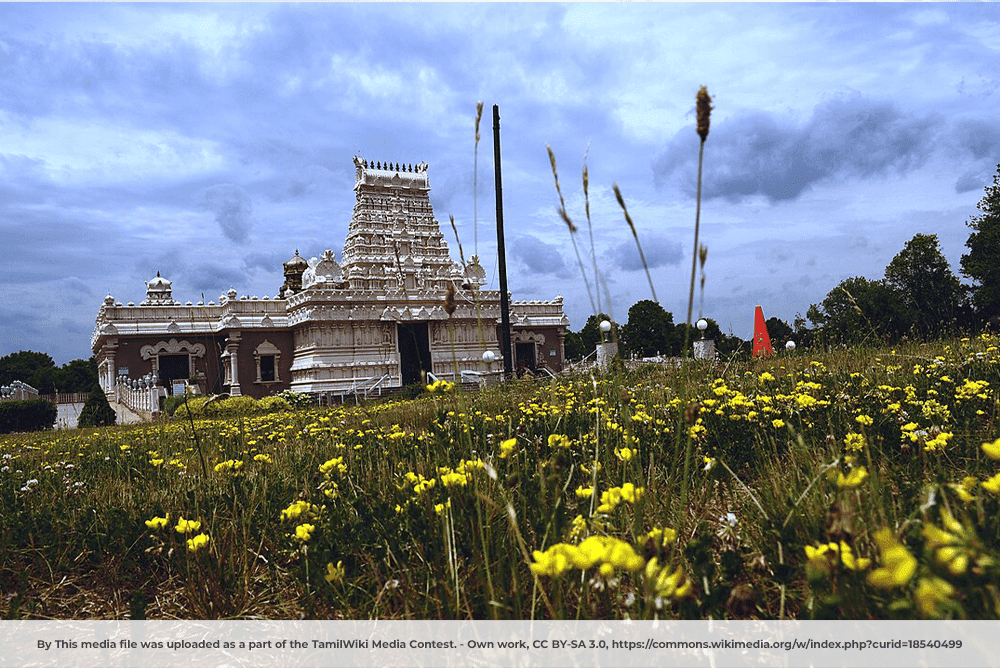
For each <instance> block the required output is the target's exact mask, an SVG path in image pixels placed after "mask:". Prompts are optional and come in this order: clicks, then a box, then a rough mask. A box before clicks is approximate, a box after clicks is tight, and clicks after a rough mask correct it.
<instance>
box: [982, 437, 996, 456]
mask: <svg viewBox="0 0 1000 668" xmlns="http://www.w3.org/2000/svg"><path fill="white" fill-rule="evenodd" d="M983 452H985V453H986V456H987V457H989V458H990V459H1000V438H998V439H997V440H995V441H993V442H992V443H983Z"/></svg>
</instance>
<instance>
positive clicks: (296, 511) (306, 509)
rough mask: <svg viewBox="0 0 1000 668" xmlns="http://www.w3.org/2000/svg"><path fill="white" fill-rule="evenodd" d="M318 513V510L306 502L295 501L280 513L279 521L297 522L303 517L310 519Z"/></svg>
mask: <svg viewBox="0 0 1000 668" xmlns="http://www.w3.org/2000/svg"><path fill="white" fill-rule="evenodd" d="M318 512H319V508H317V507H316V506H313V505H311V504H310V503H309V502H308V501H295V502H293V503H292V504H291V505H290V506H288V507H287V508H285V509H284V510H282V511H281V519H283V520H297V519H299V518H300V517H302V516H303V515H305V516H306V517H310V516H313V515H315V514H316V513H318Z"/></svg>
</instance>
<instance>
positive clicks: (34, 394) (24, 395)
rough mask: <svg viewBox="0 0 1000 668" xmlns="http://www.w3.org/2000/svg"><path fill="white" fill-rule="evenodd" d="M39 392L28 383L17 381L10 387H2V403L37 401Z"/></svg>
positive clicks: (0, 391) (0, 393)
mask: <svg viewBox="0 0 1000 668" xmlns="http://www.w3.org/2000/svg"><path fill="white" fill-rule="evenodd" d="M37 398H38V390H36V389H35V388H33V387H32V386H31V385H28V384H27V383H25V382H23V381H20V380H15V381H13V382H11V384H10V385H4V386H3V387H0V401H23V400H25V399H37Z"/></svg>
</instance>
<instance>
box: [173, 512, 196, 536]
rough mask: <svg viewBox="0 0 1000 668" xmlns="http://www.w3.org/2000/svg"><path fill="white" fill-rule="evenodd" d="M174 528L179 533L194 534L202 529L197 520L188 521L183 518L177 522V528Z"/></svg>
mask: <svg viewBox="0 0 1000 668" xmlns="http://www.w3.org/2000/svg"><path fill="white" fill-rule="evenodd" d="M174 528H175V529H177V533H194V532H195V531H198V530H199V529H201V522H198V521H196V520H186V519H184V517H183V516H181V518H180V519H179V520H177V526H176V527H174Z"/></svg>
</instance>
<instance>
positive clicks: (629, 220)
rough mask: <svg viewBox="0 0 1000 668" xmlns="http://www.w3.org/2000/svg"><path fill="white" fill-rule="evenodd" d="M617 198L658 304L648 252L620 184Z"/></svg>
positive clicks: (616, 187) (615, 189) (616, 194)
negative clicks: (637, 230)
mask: <svg viewBox="0 0 1000 668" xmlns="http://www.w3.org/2000/svg"><path fill="white" fill-rule="evenodd" d="M614 191H615V199H617V200H618V206H620V207H621V208H622V213H624V214H625V222H626V223H628V228H629V229H630V230H632V238H633V239H634V240H635V247H636V248H638V249H639V259H640V260H642V268H643V269H645V270H646V280H647V281H649V291H650V292H652V293H653V301H654V302H656V303H657V304H658V303H660V300H659V299H657V298H656V288H654V287H653V277H652V276H651V275H650V274H649V265H648V264H646V254H645V253H643V252H642V244H640V243H639V235H638V234H637V233H636V231H635V224H634V223H633V222H632V216H630V215H629V214H628V207H626V206H625V198H624V197H622V191H621V189H619V188H618V184H617V183H616V184H614Z"/></svg>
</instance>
